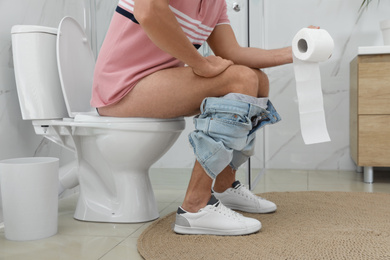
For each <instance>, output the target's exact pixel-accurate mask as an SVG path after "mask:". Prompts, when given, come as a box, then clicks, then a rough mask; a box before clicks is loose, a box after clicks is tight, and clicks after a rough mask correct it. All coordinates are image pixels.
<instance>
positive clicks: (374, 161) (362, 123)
mask: <svg viewBox="0 0 390 260" xmlns="http://www.w3.org/2000/svg"><path fill="white" fill-rule="evenodd" d="M358 121H359V122H358V127H359V133H358V135H359V137H358V143H359V144H358V156H359V159H358V165H362V166H381V167H390V115H360V116H359V117H358Z"/></svg>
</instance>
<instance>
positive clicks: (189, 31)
mask: <svg viewBox="0 0 390 260" xmlns="http://www.w3.org/2000/svg"><path fill="white" fill-rule="evenodd" d="M169 6H170V9H171V10H172V11H173V13H174V14H175V16H176V19H177V20H178V22H179V23H180V25H181V27H182V29H183V31H184V32H185V34H186V35H187V38H188V39H189V40H190V41H191V43H192V44H193V45H194V46H195V48H199V47H200V46H201V45H202V44H203V43H204V42H205V41H206V40H207V38H208V37H209V36H210V34H211V33H212V31H213V30H214V28H215V26H217V25H219V24H228V23H229V19H228V16H227V9H226V2H225V0H171V1H170V2H169ZM133 7H134V1H133V0H120V1H119V4H118V6H117V9H116V12H115V13H114V16H113V18H112V21H111V24H110V27H109V29H108V32H107V35H106V38H105V40H104V43H103V45H102V47H101V49H100V53H99V57H98V60H97V62H96V66H95V73H94V81H93V90H92V99H91V105H92V106H93V107H103V106H107V105H110V104H114V103H116V102H118V101H119V100H121V99H122V98H123V97H124V96H125V95H126V94H127V93H129V91H131V89H132V88H133V87H134V86H135V85H136V84H137V82H138V81H139V80H141V79H142V78H144V77H145V76H147V75H149V74H151V73H153V72H156V71H159V70H161V69H165V68H172V67H179V66H184V64H183V62H181V61H179V60H178V59H176V58H174V57H172V56H171V55H170V54H168V53H166V52H164V51H162V50H161V49H160V48H158V47H157V46H156V45H155V44H154V43H153V42H152V41H151V40H150V39H149V38H148V36H147V35H146V33H145V32H144V31H143V29H142V28H141V26H140V25H139V24H138V22H137V20H136V19H135V17H134V15H133Z"/></svg>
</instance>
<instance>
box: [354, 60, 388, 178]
mask: <svg viewBox="0 0 390 260" xmlns="http://www.w3.org/2000/svg"><path fill="white" fill-rule="evenodd" d="M350 149H351V157H352V159H353V160H354V161H355V163H356V164H357V165H358V166H363V167H364V181H365V182H373V169H372V167H374V166H376V167H389V166H390V54H374V55H358V56H357V57H356V58H355V59H354V60H352V61H351V63H350Z"/></svg>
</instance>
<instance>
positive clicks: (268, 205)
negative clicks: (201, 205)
mask: <svg viewBox="0 0 390 260" xmlns="http://www.w3.org/2000/svg"><path fill="white" fill-rule="evenodd" d="M232 187H233V188H229V189H227V190H226V191H224V192H222V193H218V192H215V191H213V195H214V196H215V197H216V198H217V199H219V200H220V201H221V202H222V203H223V204H224V205H225V206H226V207H228V208H231V209H235V210H240V211H244V212H249V213H271V212H274V211H276V205H275V203H273V202H271V201H268V200H266V199H264V198H261V197H259V196H256V195H255V194H253V193H252V192H251V191H250V190H248V189H247V188H246V187H245V186H244V185H241V183H240V182H239V181H235V182H234V183H233V185H232Z"/></svg>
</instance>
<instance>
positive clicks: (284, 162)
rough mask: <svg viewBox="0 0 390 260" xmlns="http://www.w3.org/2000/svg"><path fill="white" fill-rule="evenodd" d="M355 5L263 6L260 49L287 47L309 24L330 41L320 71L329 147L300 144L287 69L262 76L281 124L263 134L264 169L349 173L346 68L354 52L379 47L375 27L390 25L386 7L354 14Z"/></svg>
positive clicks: (301, 2)
mask: <svg viewBox="0 0 390 260" xmlns="http://www.w3.org/2000/svg"><path fill="white" fill-rule="evenodd" d="M361 2H362V1H359V0H345V1H344V0H343V1H338V0H329V1H322V0H296V1H287V0H285V1H280V0H279V1H274V0H273V1H271V0H264V14H265V18H264V20H265V23H266V24H265V37H264V38H265V46H264V47H265V48H270V49H271V48H279V47H283V46H287V45H289V44H290V43H291V40H292V38H293V37H294V35H295V33H296V32H297V31H298V30H299V29H301V28H303V27H306V26H308V25H310V24H313V25H318V26H320V27H321V28H323V29H326V30H327V31H328V32H329V33H330V34H331V35H332V37H333V39H334V41H335V49H334V52H333V55H332V57H331V58H330V59H329V60H328V61H326V62H323V63H322V64H321V65H320V66H321V76H322V88H323V95H324V107H325V114H326V120H327V124H328V131H329V134H330V137H331V139H332V141H331V142H328V143H323V144H315V145H305V144H304V143H303V141H302V137H301V133H300V125H299V117H298V107H297V97H296V90H295V80H294V75H293V67H292V65H286V66H282V67H279V68H273V69H269V70H267V73H268V75H269V77H270V80H271V95H270V96H271V98H272V100H273V102H274V105H275V106H276V108H277V109H278V111H279V113H280V114H281V116H282V118H283V120H282V122H281V123H280V124H278V125H276V126H273V127H270V128H268V129H266V140H267V142H266V149H265V150H266V166H267V168H289V169H291V168H293V169H331V170H339V169H340V170H350V169H354V168H355V165H354V163H353V162H352V160H351V159H350V152H349V63H350V61H351V60H352V59H353V58H354V57H355V56H356V55H357V49H358V46H373V45H383V40H382V35H381V31H380V28H379V22H380V21H381V20H384V19H390V2H389V1H376V0H374V1H372V3H371V5H370V6H369V8H368V9H364V10H363V11H362V12H359V8H360V5H361ZM378 2H379V4H378Z"/></svg>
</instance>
